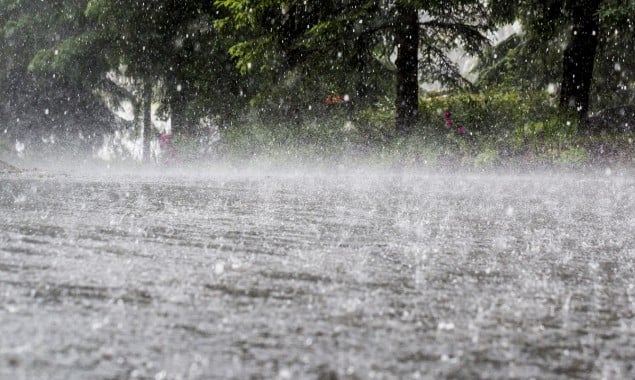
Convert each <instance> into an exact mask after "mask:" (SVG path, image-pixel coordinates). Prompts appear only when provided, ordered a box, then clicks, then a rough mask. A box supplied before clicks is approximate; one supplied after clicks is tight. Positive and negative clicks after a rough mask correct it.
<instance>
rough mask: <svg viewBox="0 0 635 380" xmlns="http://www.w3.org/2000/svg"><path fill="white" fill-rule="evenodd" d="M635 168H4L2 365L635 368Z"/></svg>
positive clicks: (246, 372) (46, 370)
mask: <svg viewBox="0 0 635 380" xmlns="http://www.w3.org/2000/svg"><path fill="white" fill-rule="evenodd" d="M607 174H608V173H607ZM632 178H633V177H630V176H619V175H615V174H613V175H605V174H604V173H602V174H599V175H595V174H591V173H587V174H575V173H544V174H526V175H515V174H514V175H512V174H508V175H501V174H498V175H494V174H491V175H487V174H484V175H475V174H471V175H458V174H456V175H446V174H431V173H423V172H418V171H408V172H404V171H400V172H382V171H374V170H361V169H359V170H356V171H354V172H348V173H338V172H332V173H326V172H323V173H313V174H307V173H306V172H286V173H281V172H271V173H269V174H254V173H249V174H240V173H230V172H226V173H216V174H210V175H209V176H204V175H200V174H199V175H194V174H191V175H156V176H153V175H128V176H126V175H118V176H106V175H104V176H86V175H79V174H68V175H56V174H51V175H43V174H39V173H37V172H27V173H17V174H16V173H12V174H8V173H7V174H0V184H1V187H0V378H2V379H47V378H50V379H88V378H90V379H125V378H142V379H208V378H222V379H248V378H253V379H275V378H279V379H304V378H308V379H311V378H313V379H390V378H427V379H442V378H461V379H462V378H493V379H496V378H499V379H508V378H518V379H530V378H634V377H635V367H633V363H635V285H634V284H635V260H634V259H635V238H634V235H633V232H634V231H635V180H633V179H632Z"/></svg>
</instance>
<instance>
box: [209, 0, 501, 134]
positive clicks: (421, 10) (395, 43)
mask: <svg viewBox="0 0 635 380" xmlns="http://www.w3.org/2000/svg"><path fill="white" fill-rule="evenodd" d="M216 4H218V5H219V6H221V7H224V8H225V9H227V10H228V12H229V14H230V16H229V17H228V18H227V19H226V20H225V24H232V25H235V26H237V27H239V28H246V29H248V30H249V32H248V33H247V34H248V36H249V38H248V39H246V40H245V41H243V42H240V43H238V44H236V45H234V46H233V47H232V49H231V52H232V54H233V55H234V56H235V57H236V58H237V59H238V64H239V65H240V66H241V67H242V68H243V71H247V69H248V68H249V67H252V65H257V66H258V69H259V70H260V71H261V72H265V73H272V72H273V73H275V74H274V75H273V76H272V77H273V78H280V77H284V76H285V75H288V73H289V72H292V71H293V70H297V69H298V68H300V71H301V72H302V73H303V74H306V75H303V76H302V78H303V79H304V80H305V81H306V79H310V78H311V73H310V72H309V69H311V70H315V69H316V68H319V67H324V68H328V67H329V66H330V67H332V68H333V67H338V68H339V69H340V70H341V71H340V75H339V76H338V75H327V76H320V80H321V83H325V82H326V83H327V85H329V84H330V85H332V86H333V87H337V86H338V85H343V86H342V87H349V88H350V87H351V84H352V83H351V82H350V81H348V82H347V81H346V80H343V81H341V79H343V78H351V77H353V78H355V77H356V76H350V75H347V74H348V73H354V72H355V71H356V70H358V69H359V68H360V67H361V68H363V69H364V70H365V71H367V72H368V69H367V68H368V67H373V66H374V64H373V62H382V63H383V64H384V66H386V63H388V66H390V67H391V69H392V71H393V77H394V78H395V84H394V88H395V93H396V95H395V109H396V129H397V130H399V131H402V132H405V133H407V132H409V131H411V130H412V128H413V126H414V123H415V121H416V118H417V107H418V101H419V99H418V86H419V82H420V79H422V80H432V81H438V82H441V83H444V84H450V85H457V84H465V83H466V82H465V81H464V79H463V78H462V77H461V75H460V73H459V70H458V68H457V67H456V65H455V64H454V63H453V62H452V61H451V60H450V59H449V58H448V52H449V51H450V50H452V49H454V48H457V47H458V46H462V47H463V48H465V50H466V51H468V52H472V53H478V52H479V51H480V50H481V48H482V45H483V44H484V43H485V42H486V38H485V36H483V34H482V31H484V30H487V29H488V28H489V26H490V24H489V21H488V18H487V14H486V12H485V10H486V8H485V5H484V2H480V1H453V2H444V1H432V2H430V1H425V2H424V1H406V0H403V1H397V2H392V1H391V2H389V1H381V0H376V1H372V0H366V1H364V0H358V1H347V2H340V1H320V2H311V3H310V4H309V3H308V2H305V1H299V0H297V1H283V0H277V1H269V2H258V1H254V0H217V1H216ZM277 52H279V53H277ZM347 52H352V59H342V60H341V61H339V60H336V61H334V60H333V57H334V56H338V57H343V56H344V54H346V53H347ZM394 53H396V56H397V60H396V61H395V62H392V57H393V55H394ZM420 56H421V61H420V60H419V57H420ZM340 62H342V63H344V62H346V63H347V65H345V66H344V65H342V63H340ZM362 62H364V63H365V64H362ZM304 64H307V65H306V66H305V65H304ZM303 67H305V68H307V69H305V70H302V69H301V68H303ZM276 74H277V75H276ZM357 78H359V77H357ZM365 80H366V83H367V84H368V85H366V86H364V85H361V84H360V83H359V80H358V83H356V84H355V88H356V89H359V90H356V91H354V93H355V94H356V95H359V94H364V96H365V93H366V91H367V89H369V88H371V86H372V85H371V84H370V83H372V80H371V78H370V76H369V77H368V78H365ZM273 82H274V83H275V82H276V81H275V80H274V81H273ZM307 87H309V88H310V86H308V85H307ZM382 90H383V91H384V92H385V91H386V90H385V89H382ZM383 95H385V93H384V94H383Z"/></svg>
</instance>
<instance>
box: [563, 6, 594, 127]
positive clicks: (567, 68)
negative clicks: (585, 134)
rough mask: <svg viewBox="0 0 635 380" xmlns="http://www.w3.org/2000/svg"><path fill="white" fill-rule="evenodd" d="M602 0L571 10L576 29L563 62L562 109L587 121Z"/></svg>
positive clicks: (572, 32)
mask: <svg viewBox="0 0 635 380" xmlns="http://www.w3.org/2000/svg"><path fill="white" fill-rule="evenodd" d="M600 3H601V0H580V1H574V2H572V5H571V7H570V9H569V12H571V13H570V15H571V18H572V22H573V29H572V31H571V39H570V41H569V44H568V45H567V47H566V49H565V50H564V57H563V59H562V85H561V88H560V108H561V109H563V110H567V111H570V110H573V111H576V112H577V113H578V116H579V118H580V120H581V121H582V120H584V119H585V118H586V116H587V113H588V111H589V93H590V91H591V82H592V80H593V64H594V62H595V53H596V49H597V45H598V35H599V33H600V31H599V20H598V10H599V8H600Z"/></svg>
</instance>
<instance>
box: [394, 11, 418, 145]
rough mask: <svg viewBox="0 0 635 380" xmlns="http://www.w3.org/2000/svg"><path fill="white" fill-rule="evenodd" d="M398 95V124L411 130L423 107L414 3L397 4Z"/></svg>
mask: <svg viewBox="0 0 635 380" xmlns="http://www.w3.org/2000/svg"><path fill="white" fill-rule="evenodd" d="M397 25H398V28H397V33H396V39H397V49H398V50H397V61H396V62H395V64H396V65H397V97H396V99H395V108H396V113H397V117H396V128H397V131H399V132H402V133H408V132H410V131H411V130H412V129H413V127H414V125H415V123H416V121H417V117H418V108H419V77H418V74H419V56H418V54H419V16H418V12H417V9H416V8H414V7H412V6H407V5H399V6H398V7H397Z"/></svg>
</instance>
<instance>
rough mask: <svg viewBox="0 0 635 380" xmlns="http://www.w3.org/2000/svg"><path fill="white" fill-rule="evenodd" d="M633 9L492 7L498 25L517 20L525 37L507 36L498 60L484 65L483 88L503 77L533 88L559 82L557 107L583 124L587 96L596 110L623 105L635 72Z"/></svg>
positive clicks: (614, 3)
mask: <svg viewBox="0 0 635 380" xmlns="http://www.w3.org/2000/svg"><path fill="white" fill-rule="evenodd" d="M634 4H635V2H634V1H632V0H629V1H618V0H580V1H565V0H550V1H533V0H524V1H520V0H498V1H495V2H493V3H492V9H493V13H494V16H496V17H497V20H498V21H499V23H508V22H512V21H514V20H519V21H520V22H521V24H522V26H523V29H524V34H522V35H520V36H518V35H516V36H513V37H511V38H510V40H509V41H507V42H506V43H504V44H502V45H501V46H500V47H499V48H498V49H497V51H496V52H495V54H496V55H497V57H498V58H497V59H491V60H490V61H489V62H485V64H484V65H483V66H482V67H483V70H482V71H481V74H485V75H484V76H483V79H484V83H488V82H489V83H493V82H496V81H500V80H501V78H502V77H504V76H508V77H511V78H513V79H512V81H515V82H516V83H526V84H527V85H526V86H525V85H523V87H527V88H533V89H540V88H544V87H545V86H546V85H548V84H550V83H558V84H559V85H560V86H559V88H560V97H559V104H560V108H561V109H562V110H563V111H564V112H567V113H570V112H574V113H577V114H578V119H579V120H580V121H582V122H584V121H585V119H586V117H587V115H588V113H589V111H590V110H591V109H592V108H593V104H592V98H591V94H595V96H594V98H593V99H594V100H595V103H596V106H595V108H596V109H598V108H599V107H602V106H604V107H606V106H610V105H611V104H613V105H615V104H620V103H624V101H625V99H628V98H629V96H628V91H627V88H628V87H629V86H630V85H629V83H631V82H632V80H633V74H632V73H633V69H635V67H633V65H632V64H631V63H630V62H633V59H632V58H635V55H634V54H633V53H632V51H633V49H630V48H629V47H631V46H633V44H634V43H633V42H634V36H635V33H634V26H633V19H632V15H633V11H635V5H634ZM561 45H564V46H565V48H564V49H561V48H560V47H559V46H561ZM490 56H491V55H490ZM501 63H504V64H501ZM536 74H538V76H537V75H536ZM537 78H538V79H539V80H538V81H537V80H536V79H537Z"/></svg>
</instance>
